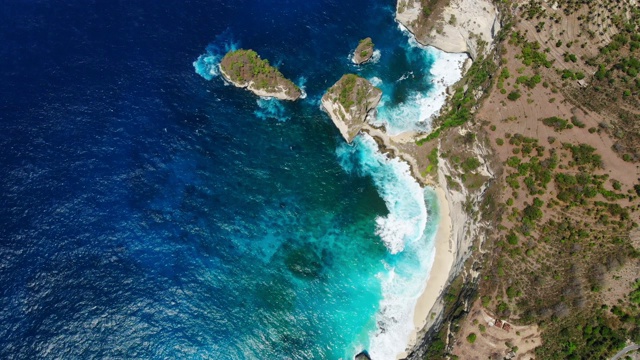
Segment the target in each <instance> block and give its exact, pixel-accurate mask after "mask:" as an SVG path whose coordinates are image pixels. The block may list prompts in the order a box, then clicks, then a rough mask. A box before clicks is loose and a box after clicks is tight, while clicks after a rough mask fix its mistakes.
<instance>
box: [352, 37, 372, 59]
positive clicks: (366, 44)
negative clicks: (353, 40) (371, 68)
mask: <svg viewBox="0 0 640 360" xmlns="http://www.w3.org/2000/svg"><path fill="white" fill-rule="evenodd" d="M373 46H374V45H373V41H372V40H371V38H370V37H368V38H366V39H362V40H360V43H358V47H357V48H356V50H355V51H354V52H353V62H354V63H355V64H356V65H361V64H364V63H366V62H367V61H369V60H370V59H371V57H372V56H373Z"/></svg>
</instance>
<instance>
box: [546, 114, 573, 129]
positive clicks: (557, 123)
mask: <svg viewBox="0 0 640 360" xmlns="http://www.w3.org/2000/svg"><path fill="white" fill-rule="evenodd" d="M542 123H543V124H545V125H547V126H549V127H552V128H554V129H555V130H556V131H562V130H565V129H571V128H573V125H571V124H569V121H567V120H565V119H562V118H559V117H557V116H552V117H548V118H545V119H542Z"/></svg>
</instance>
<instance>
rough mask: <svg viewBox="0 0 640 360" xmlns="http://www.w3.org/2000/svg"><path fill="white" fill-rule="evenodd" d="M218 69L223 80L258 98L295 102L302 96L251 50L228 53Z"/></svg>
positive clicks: (282, 76)
mask: <svg viewBox="0 0 640 360" xmlns="http://www.w3.org/2000/svg"><path fill="white" fill-rule="evenodd" d="M219 67H220V73H221V74H222V76H223V77H224V78H225V80H227V81H228V82H230V83H232V84H233V85H235V86H236V87H239V88H244V89H247V90H249V91H251V92H253V93H254V94H256V95H258V96H263V97H273V98H276V99H280V100H297V99H298V98H300V96H302V91H301V90H300V88H299V87H297V86H296V85H295V84H294V83H293V82H292V81H291V80H289V79H287V78H285V77H284V75H282V73H281V72H280V71H279V70H278V69H276V68H274V67H273V66H271V65H269V61H267V60H266V59H261V58H260V56H259V55H258V54H257V53H256V52H255V51H253V50H243V49H240V50H234V51H230V52H228V53H227V54H226V55H225V56H224V58H222V61H220V65H219Z"/></svg>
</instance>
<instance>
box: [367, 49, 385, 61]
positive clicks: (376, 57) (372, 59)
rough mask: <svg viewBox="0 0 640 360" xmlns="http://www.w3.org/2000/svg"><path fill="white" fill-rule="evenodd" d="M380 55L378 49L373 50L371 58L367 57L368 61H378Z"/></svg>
mask: <svg viewBox="0 0 640 360" xmlns="http://www.w3.org/2000/svg"><path fill="white" fill-rule="evenodd" d="M380 56H382V53H381V52H380V50H373V55H371V59H369V62H370V63H373V64H375V63H377V62H378V61H380Z"/></svg>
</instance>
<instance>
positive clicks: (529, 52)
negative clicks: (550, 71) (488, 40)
mask: <svg viewBox="0 0 640 360" xmlns="http://www.w3.org/2000/svg"><path fill="white" fill-rule="evenodd" d="M509 43H510V44H512V45H518V46H520V48H521V50H522V52H521V54H520V55H518V56H517V57H518V58H519V59H520V60H521V61H522V64H524V65H526V66H532V67H533V68H538V67H541V66H543V67H546V68H550V67H551V66H552V65H553V60H548V59H547V54H545V53H544V52H540V51H538V50H540V43H538V42H537V41H528V40H527V39H526V37H525V35H523V34H521V33H520V32H519V31H514V32H512V33H511V40H509Z"/></svg>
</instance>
